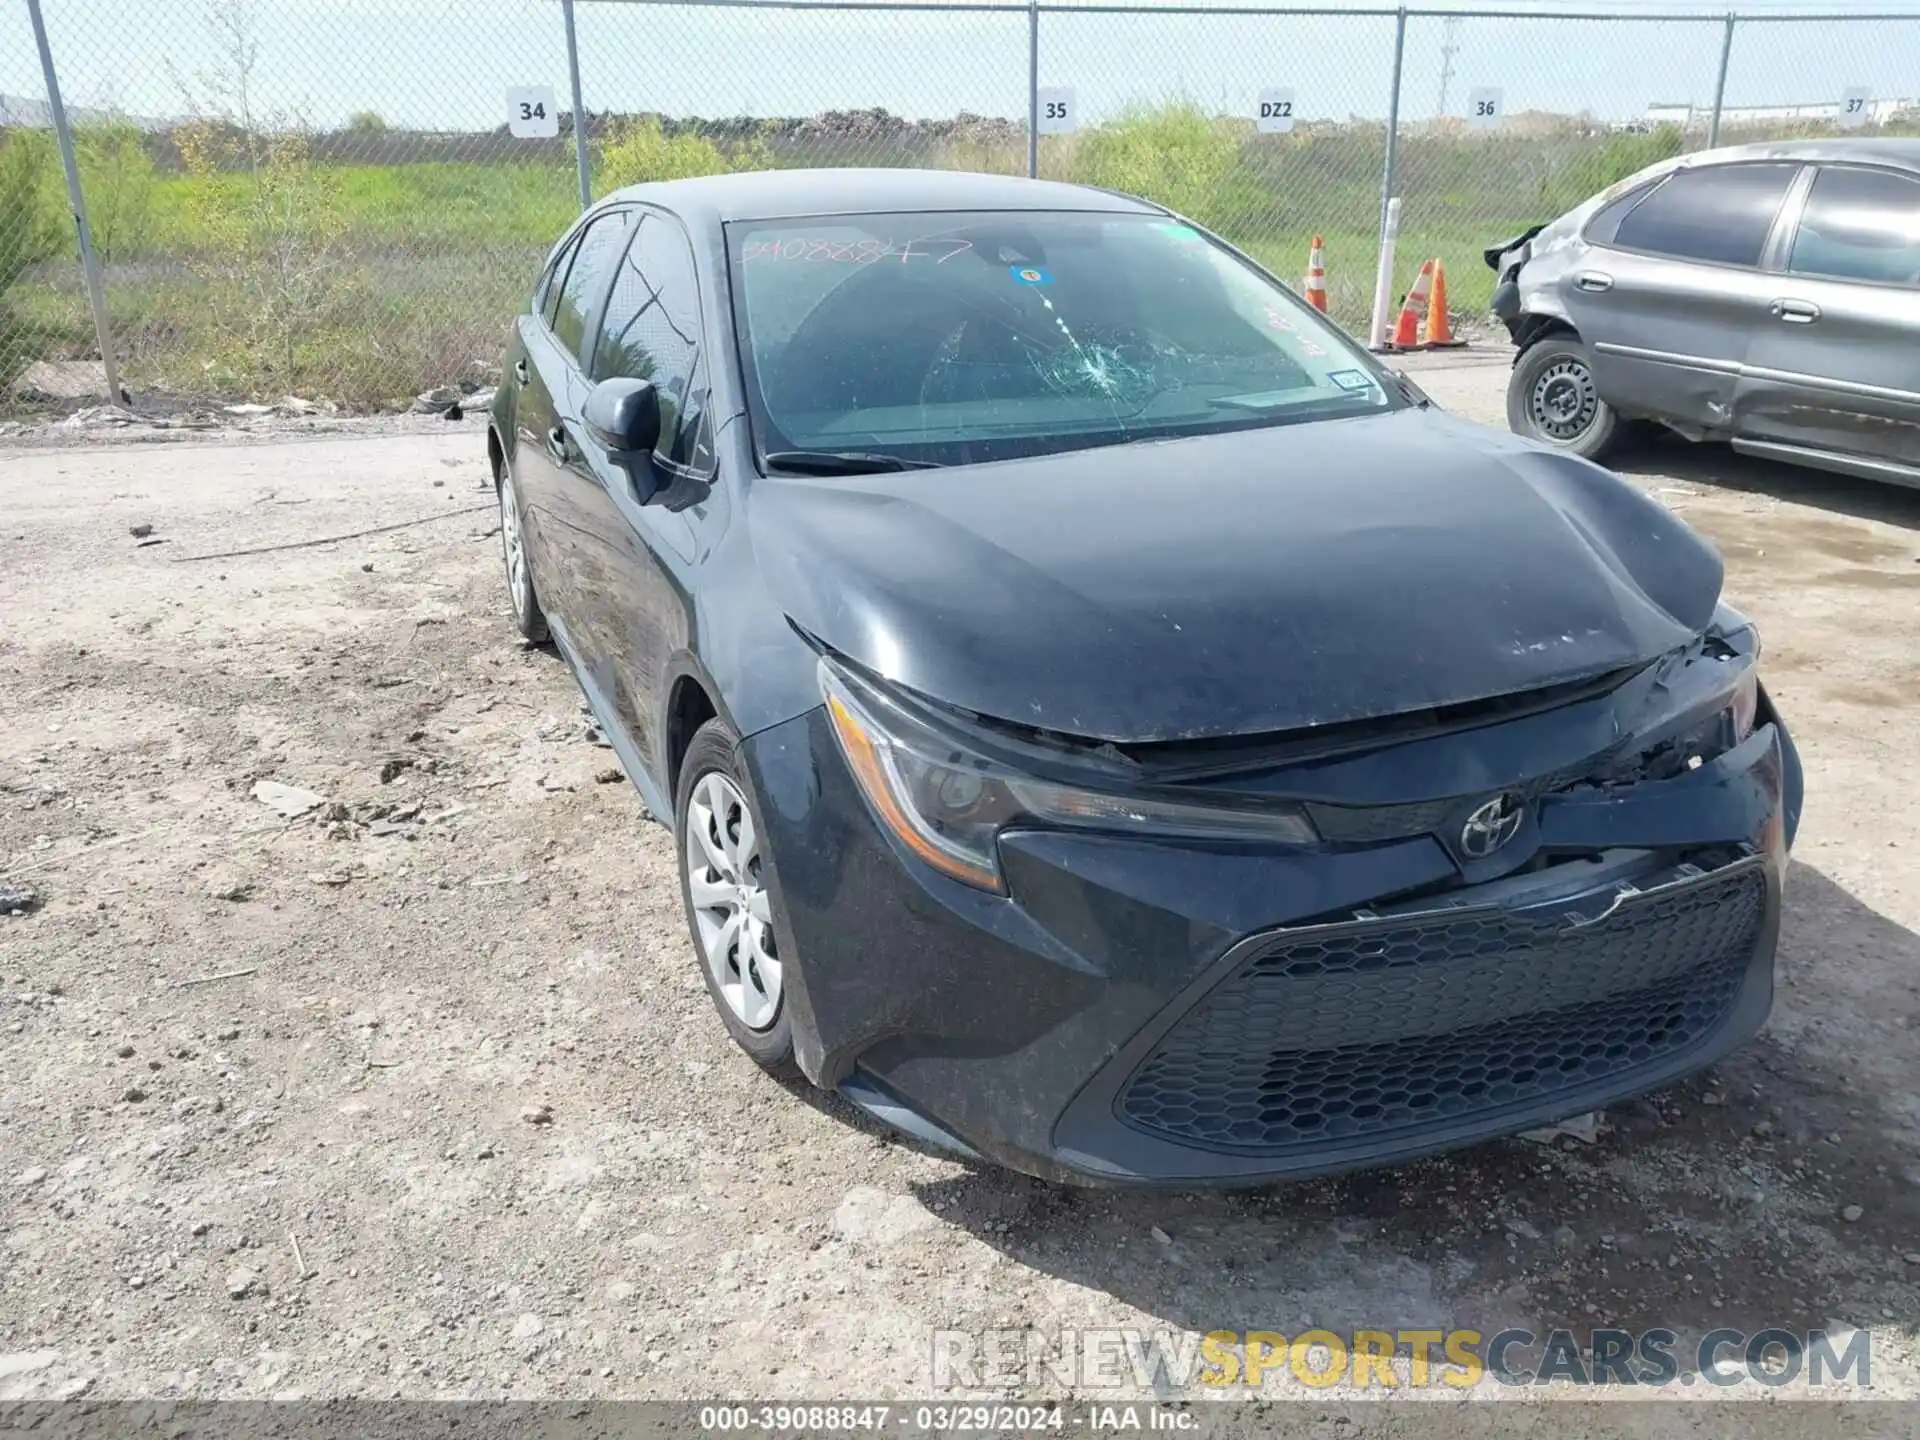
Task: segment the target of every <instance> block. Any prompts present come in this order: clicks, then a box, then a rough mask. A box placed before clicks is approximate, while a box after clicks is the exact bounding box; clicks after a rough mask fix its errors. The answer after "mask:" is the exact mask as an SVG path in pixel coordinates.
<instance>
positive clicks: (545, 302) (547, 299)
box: [533, 235, 580, 325]
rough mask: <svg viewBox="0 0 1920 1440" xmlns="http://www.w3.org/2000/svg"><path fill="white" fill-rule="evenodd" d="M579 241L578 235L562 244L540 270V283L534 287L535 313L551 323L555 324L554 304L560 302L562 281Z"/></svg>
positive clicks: (571, 262)
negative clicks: (556, 253) (550, 260)
mask: <svg viewBox="0 0 1920 1440" xmlns="http://www.w3.org/2000/svg"><path fill="white" fill-rule="evenodd" d="M579 243H580V237H579V236H577V235H576V236H574V237H573V239H571V240H569V241H568V242H567V243H566V244H565V245H564V246H562V247H561V249H560V253H559V254H558V255H556V256H554V257H553V260H552V262H551V263H550V264H549V265H548V266H547V268H546V269H544V270H542V271H541V272H540V282H539V284H537V285H535V286H534V287H533V313H534V314H536V315H538V316H539V317H540V318H541V319H542V320H544V321H546V322H547V324H549V325H551V324H553V309H554V306H556V305H558V304H559V303H560V282H561V281H563V280H565V279H566V278H567V267H568V266H569V265H571V264H573V252H574V250H575V249H576V248H578V246H579Z"/></svg>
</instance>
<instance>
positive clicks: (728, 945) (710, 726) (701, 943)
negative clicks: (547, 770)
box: [674, 719, 800, 1077]
mask: <svg viewBox="0 0 1920 1440" xmlns="http://www.w3.org/2000/svg"><path fill="white" fill-rule="evenodd" d="M739 747H740V737H739V735H737V734H736V733H735V732H734V729H733V727H732V726H731V725H729V724H727V722H726V721H724V720H720V719H713V720H709V721H707V723H706V724H704V725H702V726H701V727H700V728H699V729H698V730H696V731H695V732H694V736H693V740H692V742H691V743H690V744H689V745H688V746H687V755H686V759H685V760H684V761H683V762H682V763H681V766H680V783H679V785H678V787H677V792H678V793H676V794H675V796H674V819H675V822H676V823H675V825H674V835H675V837H676V839H677V840H678V841H679V846H678V848H679V852H680V895H681V899H682V900H683V901H684V902H685V904H686V907H687V928H688V929H689V930H690V931H691V932H692V935H693V949H694V954H695V957H696V958H697V959H698V961H699V964H700V974H701V978H703V979H704V980H705V981H706V984H707V994H708V995H709V996H711V997H712V999H713V1006H714V1009H716V1010H718V1011H719V1012H720V1020H721V1023H722V1024H724V1025H725V1026H726V1027H727V1033H728V1034H729V1035H731V1036H733V1040H734V1043H735V1044H736V1045H738V1046H739V1047H740V1048H741V1049H742V1050H744V1051H746V1052H747V1054H749V1055H751V1056H752V1057H753V1058H754V1060H755V1061H756V1062H757V1063H758V1064H759V1065H760V1067H761V1068H762V1069H764V1070H767V1071H769V1072H771V1073H772V1074H774V1075H778V1076H782V1077H791V1076H796V1075H798V1074H799V1073H800V1070H799V1067H798V1066H797V1065H796V1064H795V1063H794V1059H793V1027H792V1025H791V1023H790V1021H789V1018H788V1014H787V1003H786V986H785V984H784V980H785V971H786V965H787V962H786V961H785V959H784V958H783V957H782V956H781V954H780V945H779V941H778V940H777V939H776V938H775V935H774V925H773V892H772V890H771V889H770V888H769V886H768V883H767V873H766V872H767V866H766V865H765V863H764V861H765V854H764V850H763V847H764V845H765V843H766V842H765V835H766V830H765V828H764V827H763V826H762V825H761V824H760V822H759V819H758V817H757V815H756V813H755V808H754V804H753V801H752V799H751V798H750V788H751V787H749V785H748V784H747V781H746V779H745V777H744V775H743V773H742V770H741V767H740V760H739Z"/></svg>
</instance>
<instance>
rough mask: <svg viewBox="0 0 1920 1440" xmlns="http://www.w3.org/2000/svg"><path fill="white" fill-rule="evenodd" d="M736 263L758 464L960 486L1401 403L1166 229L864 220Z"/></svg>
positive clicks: (1328, 336)
mask: <svg viewBox="0 0 1920 1440" xmlns="http://www.w3.org/2000/svg"><path fill="white" fill-rule="evenodd" d="M728 243H729V251H730V263H731V265H732V267H733V272H734V305H735V313H736V319H737V321H738V323H739V326H740V330H741V340H742V346H741V348H742V351H743V353H744V354H745V356H746V357H747V367H746V368H747V381H748V392H749V406H750V409H751V412H752V419H753V423H754V428H755V432H756V440H757V442H758V444H759V447H760V450H761V453H762V454H763V455H770V456H777V457H788V456H794V455H797V454H804V453H809V452H818V453H820V454H823V455H825V454H843V455H844V454H847V453H849V452H859V453H860V454H861V455H862V456H863V457H864V458H868V459H873V458H885V459H889V460H896V461H898V462H900V463H902V464H903V465H905V464H912V465H961V464H969V463H974V462H979V461H987V460H999V459H1007V458H1011V457H1015V456H1021V455H1034V454H1041V453H1046V452H1050V451H1059V450H1073V449H1081V448H1086V447H1089V446H1095V445H1109V444H1117V443H1124V442H1126V441H1131V440H1146V439H1160V438H1167V437H1172V436H1181V435H1198V434H1204V433H1208V432H1212V431H1219V430H1233V429H1247V428H1258V427H1264V426H1274V425H1286V424H1294V423H1298V422H1300V421H1305V420H1323V419H1335V418H1341V417H1354V416H1363V415H1368V414H1377V413H1380V412H1382V411H1386V410H1390V409H1395V408H1398V407H1399V406H1400V405H1401V404H1403V403H1404V402H1403V401H1402V400H1401V399H1399V397H1398V392H1397V391H1390V390H1389V386H1390V385H1391V382H1390V381H1389V380H1388V379H1387V378H1386V377H1385V376H1384V375H1383V374H1382V372H1381V371H1380V370H1379V369H1378V368H1377V367H1376V366H1375V365H1374V363H1373V361H1372V360H1371V358H1370V357H1368V356H1367V355H1366V354H1365V353H1364V352H1363V351H1360V350H1359V349H1357V348H1356V347H1355V346H1354V345H1353V343H1352V342H1351V341H1349V340H1347V339H1346V337H1345V336H1343V335H1342V334H1340V332H1339V331H1337V330H1336V329H1335V328H1334V327H1333V326H1331V325H1329V324H1328V323H1327V322H1326V321H1324V320H1323V319H1322V318H1321V317H1320V316H1319V315H1318V314H1317V313H1316V312H1315V311H1313V310H1311V309H1309V308H1308V307H1307V306H1305V305H1304V304H1302V303H1301V302H1300V301H1299V300H1297V299H1296V298H1295V297H1294V296H1292V295H1291V294H1289V293H1288V292H1287V291H1285V290H1284V289H1282V288H1281V287H1279V286H1277V285H1274V284H1273V283H1271V282H1270V281H1268V280H1267V279H1265V278H1264V277H1263V276H1262V275H1260V273H1259V272H1258V271H1256V270H1254V269H1252V268H1251V267H1250V266H1248V265H1246V264H1245V263H1243V262H1242V261H1240V260H1239V259H1237V258H1236V257H1235V256H1233V255H1232V254H1231V253H1229V252H1228V251H1226V250H1224V249H1222V248H1221V247H1220V246H1218V245H1216V244H1214V243H1213V242H1212V241H1210V240H1209V239H1207V237H1205V236H1204V235H1202V234H1201V233H1200V232H1199V231H1197V230H1195V229H1193V228H1192V227H1191V226H1188V225H1185V224H1182V223H1180V222H1179V221H1176V220H1171V219H1168V218H1166V217H1163V216H1154V215H1127V214H1108V213H1084V214H1082V213H1050V212H1005V213H996V214H963V215H955V214H937V215H926V214H922V215H860V216H844V217H834V218H831V219H827V220H811V221H804V220H802V221H781V222H778V223H775V224H764V223H754V224H751V225H734V226H731V227H729V230H728Z"/></svg>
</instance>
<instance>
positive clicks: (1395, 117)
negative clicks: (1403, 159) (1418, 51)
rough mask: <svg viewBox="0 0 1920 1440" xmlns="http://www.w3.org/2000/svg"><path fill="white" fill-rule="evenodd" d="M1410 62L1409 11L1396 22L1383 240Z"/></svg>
mask: <svg viewBox="0 0 1920 1440" xmlns="http://www.w3.org/2000/svg"><path fill="white" fill-rule="evenodd" d="M1406 58H1407V7H1406V6H1404V5H1402V6H1401V7H1400V13H1399V15H1398V16H1397V17H1395V19H1394V22H1393V93H1392V94H1391V95H1390V96H1388V97H1387V160H1386V165H1385V167H1384V168H1383V170H1382V171H1381V175H1380V239H1381V243H1383V244H1384V243H1385V241H1386V236H1387V204H1388V202H1389V201H1390V200H1391V199H1392V197H1393V180H1394V175H1393V167H1394V162H1395V161H1396V160H1397V159H1398V158H1399V154H1398V151H1399V148H1400V71H1401V68H1402V65H1403V63H1404V62H1405V60H1406Z"/></svg>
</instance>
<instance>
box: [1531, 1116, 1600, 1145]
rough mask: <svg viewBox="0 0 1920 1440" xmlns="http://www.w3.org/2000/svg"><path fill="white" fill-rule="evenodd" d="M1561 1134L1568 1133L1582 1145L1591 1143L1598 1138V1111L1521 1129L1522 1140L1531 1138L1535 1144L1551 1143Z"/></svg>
mask: <svg viewBox="0 0 1920 1440" xmlns="http://www.w3.org/2000/svg"><path fill="white" fill-rule="evenodd" d="M1562 1135H1569V1136H1571V1137H1572V1138H1574V1139H1575V1140H1578V1141H1579V1142H1580V1143H1581V1144H1582V1145H1591V1144H1593V1142H1594V1141H1596V1140H1598V1139H1599V1138H1600V1112H1599V1111H1598V1110H1589V1111H1587V1113H1586V1114H1584V1115H1572V1116H1569V1117H1568V1118H1567V1119H1565V1120H1562V1121H1560V1122H1559V1123H1558V1124H1555V1125H1543V1126H1541V1127H1540V1128H1539V1129H1538V1130H1523V1131H1521V1132H1520V1138H1521V1139H1522V1140H1531V1141H1532V1142H1533V1143H1534V1144H1536V1145H1551V1144H1553V1142H1554V1141H1556V1140H1558V1139H1559V1138H1560V1137H1561V1136H1562Z"/></svg>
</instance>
